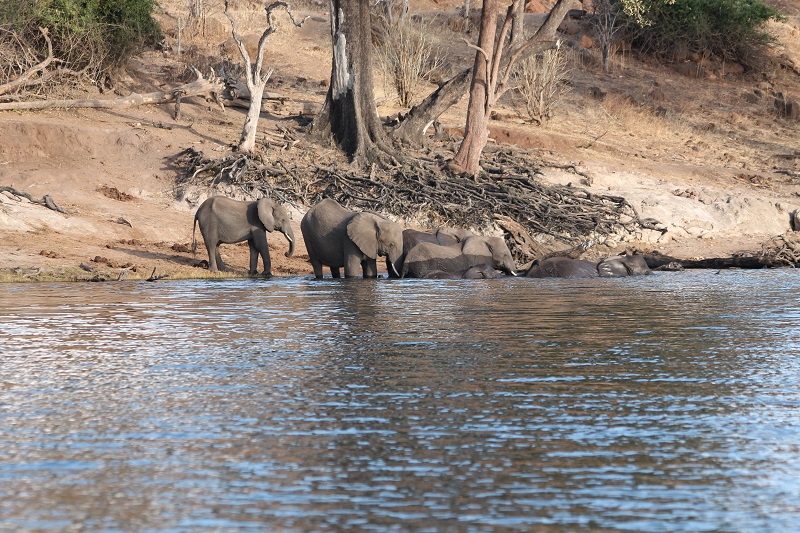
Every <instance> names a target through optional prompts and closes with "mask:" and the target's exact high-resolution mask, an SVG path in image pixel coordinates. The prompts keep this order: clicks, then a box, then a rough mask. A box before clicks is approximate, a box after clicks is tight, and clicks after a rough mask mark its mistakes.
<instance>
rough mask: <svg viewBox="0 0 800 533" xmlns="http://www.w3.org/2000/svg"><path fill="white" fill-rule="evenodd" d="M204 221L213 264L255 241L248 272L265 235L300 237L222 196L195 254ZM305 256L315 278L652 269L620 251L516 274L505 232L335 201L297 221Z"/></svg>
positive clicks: (265, 202) (251, 205)
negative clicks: (406, 220) (423, 221)
mask: <svg viewBox="0 0 800 533" xmlns="http://www.w3.org/2000/svg"><path fill="white" fill-rule="evenodd" d="M198 225H199V226H200V233H201V234H202V236H203V241H204V242H205V245H206V249H207V250H208V268H209V270H210V271H212V272H216V271H218V270H225V268H226V265H225V264H224V263H223V262H222V258H221V257H220V254H219V245H220V244H222V243H235V242H241V241H245V240H246V241H247V242H248V245H249V246H250V270H249V272H250V274H256V273H257V269H258V257H259V256H261V259H262V261H263V263H264V275H265V276H270V275H271V261H270V257H269V247H268V245H267V233H271V232H273V231H276V230H277V231H280V232H281V233H283V234H284V236H285V237H286V239H287V240H288V241H289V250H288V251H287V252H286V256H287V257H289V256H291V255H292V253H294V248H295V238H294V233H293V232H292V227H291V224H290V217H289V213H288V211H287V210H286V208H285V207H284V206H282V205H280V204H277V203H275V202H274V201H272V200H270V199H268V198H262V199H261V200H258V201H256V202H243V201H239V200H232V199H230V198H225V197H223V196H215V197H212V198H209V199H207V200H206V201H205V202H203V203H202V204H201V205H200V207H199V208H198V210H197V212H196V213H195V216H194V226H193V230H192V241H193V242H192V251H193V252H194V251H195V250H196V247H197V240H196V238H195V231H196V229H197V226H198ZM300 230H301V231H302V233H303V240H304V241H305V244H306V249H307V250H308V258H309V261H310V262H311V266H312V268H313V269H314V276H315V277H316V278H317V279H321V278H322V277H323V272H322V269H323V267H328V268H329V269H330V272H331V276H332V277H334V278H339V277H341V275H342V270H344V277H346V278H352V277H358V276H359V275H362V276H363V277H365V278H374V277H377V276H378V267H377V261H378V257H384V258H385V260H386V270H387V272H388V273H389V277H393V278H429V279H462V278H463V279H489V278H495V277H498V276H501V275H503V274H506V275H509V276H516V275H522V276H525V277H529V278H588V277H622V276H634V275H641V274H650V273H651V270H650V268H649V267H648V266H647V263H646V262H645V260H644V258H642V257H641V256H638V255H625V256H615V257H610V258H607V259H603V260H602V261H599V262H596V263H592V262H589V261H583V260H579V259H570V258H568V257H551V258H547V259H544V260H542V261H534V263H533V265H531V266H530V267H529V268H528V269H527V270H525V271H523V272H518V271H517V269H516V265H515V263H514V258H513V256H512V255H511V251H510V250H509V249H508V246H507V245H506V243H505V241H504V240H503V239H502V238H501V237H486V236H481V235H475V234H474V233H472V232H470V231H468V230H464V229H457V228H441V229H438V230H436V231H433V232H424V231H418V230H413V229H406V230H404V229H403V228H402V227H401V226H400V225H399V224H397V223H396V222H392V221H391V220H389V219H388V218H386V217H383V216H381V215H378V214H376V213H371V212H355V211H350V210H349V209H346V208H344V207H342V206H341V205H339V203H338V202H336V201H335V200H332V199H324V200H322V201H320V202H319V203H318V204H316V205H314V206H313V207H311V208H310V209H309V210H308V212H307V213H306V214H305V216H303V219H302V221H301V222H300Z"/></svg>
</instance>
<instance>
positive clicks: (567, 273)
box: [525, 255, 653, 278]
mask: <svg viewBox="0 0 800 533" xmlns="http://www.w3.org/2000/svg"><path fill="white" fill-rule="evenodd" d="M652 273H653V271H652V270H650V267H648V266H647V262H645V260H644V257H642V256H641V255H620V256H615V257H609V258H607V259H603V260H602V261H599V262H597V263H592V262H590V261H584V260H581V259H570V258H569V257H549V258H547V259H544V260H542V261H539V262H536V263H534V264H533V265H531V267H530V268H529V269H528V270H527V272H525V277H526V278H597V277H601V278H619V277H624V276H640V275H648V274H652Z"/></svg>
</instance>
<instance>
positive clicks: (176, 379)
mask: <svg viewBox="0 0 800 533" xmlns="http://www.w3.org/2000/svg"><path fill="white" fill-rule="evenodd" d="M794 274H795V273H794V272H777V271H770V272H746V273H745V272H726V273H721V274H719V275H714V274H712V273H697V274H694V273H681V274H659V275H656V276H649V277H647V278H641V279H620V280H583V281H576V280H569V281H567V280H518V279H503V280H492V281H461V280H455V281H426V280H397V281H388V280H377V281H375V280H325V281H321V282H320V281H312V280H308V279H300V278H297V279H280V280H271V281H235V282H234V281H222V282H176V283H159V284H147V283H131V284H104V285H91V286H86V285H76V284H64V285H61V284H58V285H41V286H30V285H27V286H18V285H6V286H2V285H0V323H2V329H0V345H2V346H3V347H4V349H3V355H2V366H0V450H2V451H0V465H1V466H0V517H2V523H3V527H9V528H11V529H17V530H29V531H40V530H63V529H68V528H78V529H81V530H84V531H97V530H108V529H113V530H126V531H132V530H152V531H186V530H192V531H195V530H198V531H206V530H208V531H217V530H224V531H236V530H244V529H264V528H265V527H266V528H267V529H270V530H299V531H309V530H345V529H358V530H365V531H386V530H391V529H401V530H414V531H439V530H448V531H449V530H457V531H497V530H504V529H510V530H511V529H513V530H518V529H522V530H530V529H535V530H542V531H546V530H553V531H563V530H570V531H610V530H635V531H664V530H675V529H676V527H677V528H678V529H686V530H692V531H703V530H711V531H718V530H725V531H775V530H789V529H790V528H791V527H793V524H795V523H796V522H797V520H798V519H800V504H798V503H797V502H798V501H800V483H799V482H797V481H796V475H795V474H796V472H797V471H798V467H800V464H798V458H799V457H800V450H798V448H799V447H800V444H798V443H800V439H799V438H798V437H800V431H799V428H798V422H797V417H796V414H795V413H796V411H797V407H798V398H800V395H799V394H798V392H800V391H798V385H797V383H798V382H800V380H799V379H798V377H800V367H798V358H797V355H798V352H799V350H798V346H797V341H796V339H797V334H798V326H797V323H798V320H797V319H798V314H800V312H798V310H797V306H796V302H797V300H798V293H799V292H800V289H798V285H797V283H796V277H795V275H794ZM0 529H2V528H0Z"/></svg>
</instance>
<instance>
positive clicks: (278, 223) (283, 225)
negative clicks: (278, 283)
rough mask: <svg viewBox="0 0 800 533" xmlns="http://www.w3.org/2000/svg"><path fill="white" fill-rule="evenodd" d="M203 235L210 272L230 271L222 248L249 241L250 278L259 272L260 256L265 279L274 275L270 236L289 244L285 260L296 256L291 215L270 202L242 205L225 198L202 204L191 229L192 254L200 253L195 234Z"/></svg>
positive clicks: (260, 201)
mask: <svg viewBox="0 0 800 533" xmlns="http://www.w3.org/2000/svg"><path fill="white" fill-rule="evenodd" d="M198 225H199V226H200V233H201V234H202V235H203V241H204V242H205V244H206V249H207V250H208V269H209V270H210V271H211V272H217V271H218V270H227V265H225V263H223V262H222V257H220V255H219V245H220V244H222V243H234V242H241V241H247V244H248V245H249V246H250V274H256V273H257V272H258V256H259V255H260V256H261V259H262V261H263V263H264V275H265V276H268V277H269V276H271V275H272V262H271V260H270V257H269V245H268V243H267V233H271V232H273V231H275V230H278V231H280V232H281V233H283V234H284V235H285V236H286V240H288V241H289V251H288V252H286V257H290V256H291V255H292V254H293V253H294V233H293V232H292V225H291V219H290V217H289V212H288V211H287V210H286V208H285V207H284V206H282V205H281V204H278V203H275V202H274V201H272V200H270V199H269V198H262V199H260V200H258V201H255V202H243V201H240V200H233V199H231V198H226V197H224V196H214V197H211V198H209V199H207V200H206V201H205V202H203V203H202V204H201V205H200V207H199V208H198V209H197V212H196V213H195V214H194V224H193V226H192V253H195V252H196V250H197V239H196V237H195V232H196V231H197V226H198Z"/></svg>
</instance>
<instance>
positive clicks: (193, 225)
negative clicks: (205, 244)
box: [192, 216, 197, 255]
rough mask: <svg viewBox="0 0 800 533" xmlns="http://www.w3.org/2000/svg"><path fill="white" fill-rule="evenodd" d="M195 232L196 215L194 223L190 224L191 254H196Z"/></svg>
mask: <svg viewBox="0 0 800 533" xmlns="http://www.w3.org/2000/svg"><path fill="white" fill-rule="evenodd" d="M196 232H197V216H195V217H194V224H192V255H197V238H196V237H195V233H196Z"/></svg>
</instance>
